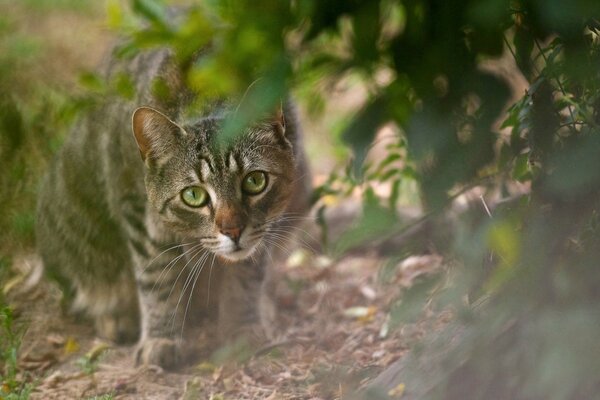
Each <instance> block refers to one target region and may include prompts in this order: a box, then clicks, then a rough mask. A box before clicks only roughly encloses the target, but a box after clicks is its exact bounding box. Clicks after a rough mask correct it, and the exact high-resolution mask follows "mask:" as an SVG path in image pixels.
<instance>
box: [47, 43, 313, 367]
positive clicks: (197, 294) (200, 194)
mask: <svg viewBox="0 0 600 400" xmlns="http://www.w3.org/2000/svg"><path fill="white" fill-rule="evenodd" d="M124 71H125V72H126V73H127V74H128V75H129V76H131V77H132V78H133V80H134V83H135V87H136V91H137V97H136V98H135V99H134V100H132V101H125V100H123V99H115V98H111V99H106V101H103V102H102V103H101V104H99V105H98V107H96V108H95V109H94V110H93V111H92V112H90V113H88V114H87V115H86V116H85V117H84V118H83V119H82V120H81V121H80V122H79V123H78V125H77V126H76V127H75V129H74V130H73V132H72V133H71V135H70V137H69V138H68V139H67V140H66V142H65V144H64V147H63V149H62V151H61V152H60V154H59V155H58V157H57V159H56V160H55V163H54V164H53V166H52V168H51V169H50V170H49V172H48V175H47V177H46V179H45V182H44V185H43V187H42V190H41V191H40V198H39V203H38V222H37V242H38V249H39V252H40V255H41V256H42V259H43V262H44V265H45V269H46V271H47V272H48V274H49V275H51V276H52V277H54V278H55V279H56V280H57V281H58V282H59V283H61V285H62V287H63V289H64V290H65V292H66V294H67V297H69V298H71V299H72V303H73V306H74V308H75V309H79V310H83V311H85V312H87V313H88V314H89V315H91V316H92V317H93V318H94V319H95V322H96V328H97V330H98V333H99V334H100V335H101V336H104V337H107V338H109V339H112V340H115V341H119V342H122V341H133V340H135V339H137V338H138V337H139V341H140V342H139V343H140V344H139V352H138V360H139V361H141V362H144V363H153V364H159V365H162V366H167V367H170V366H173V365H174V364H175V363H176V361H177V358H178V348H179V343H178V338H179V336H180V333H181V330H182V326H183V324H184V320H185V321H193V320H201V319H202V318H203V317H208V318H214V320H213V323H215V322H216V324H217V326H218V330H219V336H220V337H221V338H222V339H224V340H233V339H235V338H238V337H242V338H248V339H249V340H252V338H256V337H260V336H261V335H263V333H264V331H265V330H266V331H267V332H266V333H267V334H268V333H269V332H268V331H269V330H271V329H272V325H271V322H270V321H269V320H270V318H271V317H272V313H273V306H272V302H271V301H270V299H269V293H268V290H266V287H268V286H269V278H270V274H271V264H272V262H273V259H272V255H271V254H270V253H271V250H272V249H271V248H272V247H273V246H272V244H273V242H279V241H280V240H281V239H282V233H283V231H284V230H287V231H289V230H290V229H287V228H284V227H283V225H286V224H288V225H289V221H290V220H291V218H290V217H289V216H290V215H298V214H299V213H302V212H303V211H304V209H305V208H306V205H307V195H308V190H309V189H308V188H309V183H308V182H309V181H308V180H309V175H308V173H307V165H306V161H305V159H304V154H303V149H302V145H301V138H300V132H299V129H298V126H297V122H296V119H295V116H294V112H293V110H292V107H291V105H289V104H287V105H286V106H284V107H283V110H282V112H283V115H281V114H280V113H278V115H276V116H275V117H274V118H272V119H269V120H263V121H262V122H261V123H257V124H255V125H254V126H252V127H250V128H248V130H247V131H246V132H245V134H243V135H241V136H240V137H238V139H236V140H235V142H234V143H230V144H228V145H222V144H220V145H218V144H217V141H216V140H215V137H216V136H217V135H218V134H219V129H220V126H221V124H222V121H223V118H226V117H227V113H226V112H227V110H226V109H223V108H219V107H215V109H214V110H212V113H211V114H210V115H204V116H198V117H196V118H195V119H193V120H187V121H186V120H181V119H182V116H181V115H180V110H181V109H182V108H183V105H185V104H186V102H187V101H188V97H189V95H188V94H186V93H187V92H186V90H185V88H184V86H183V85H182V84H181V79H179V76H178V74H177V72H176V69H175V68H173V67H172V64H171V61H170V55H169V52H168V51H162V50H161V51H154V52H148V53H144V54H141V55H139V56H137V57H136V58H135V59H134V60H132V61H130V62H127V63H124V64H123V63H122V64H121V65H119V64H109V67H108V68H107V78H108V79H110V78H111V76H114V75H115V74H118V73H123V72H124ZM157 78H158V79H160V80H161V84H162V86H163V87H167V88H168V92H169V93H171V94H172V95H170V96H166V97H164V96H163V97H160V98H158V97H156V96H153V94H152V88H153V87H155V86H156V83H155V82H156V80H157ZM138 106H151V107H153V108H156V109H159V110H162V112H164V114H163V113H160V112H158V111H156V110H155V109H151V108H141V109H138V110H137V111H136V108H137V107H138ZM215 110H216V111H215ZM134 111H135V114H134ZM132 114H133V115H134V116H133V129H134V133H135V135H133V134H132V133H131V125H132V123H131V121H132ZM166 115H168V117H167V116H166ZM171 119H172V120H175V121H177V123H175V122H173V121H172V120H171ZM136 141H137V143H136ZM140 153H141V157H140ZM286 221H287V222H286ZM276 247H278V246H277V245H276ZM184 253H185V254H184ZM188 323H189V322H188Z"/></svg>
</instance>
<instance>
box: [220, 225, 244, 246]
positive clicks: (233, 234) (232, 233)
mask: <svg viewBox="0 0 600 400" xmlns="http://www.w3.org/2000/svg"><path fill="white" fill-rule="evenodd" d="M244 228H245V226H243V225H242V226H235V227H229V226H228V227H223V228H221V229H220V231H221V233H222V234H223V235H225V236H227V237H228V238H230V239H231V240H233V241H234V242H236V243H237V242H238V241H239V240H240V236H241V235H242V231H243V230H244Z"/></svg>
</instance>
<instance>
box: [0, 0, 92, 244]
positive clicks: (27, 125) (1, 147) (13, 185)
mask: <svg viewBox="0 0 600 400" xmlns="http://www.w3.org/2000/svg"><path fill="white" fill-rule="evenodd" d="M67 10H75V11H70V12H74V13H76V14H77V15H89V14H91V13H92V12H93V10H94V7H93V6H92V4H91V3H89V2H79V1H75V0H61V1H59V2H49V1H47V0H27V1H24V2H18V3H12V2H10V3H9V2H0V11H2V15H1V16H0V160H2V161H1V163H2V171H0V185H1V186H2V187H3V188H4V189H3V190H1V191H0V207H2V209H3V210H4V211H3V212H2V213H0V229H1V230H2V232H3V234H2V237H1V238H0V253H2V254H11V253H13V252H15V251H17V250H19V249H21V248H23V247H28V246H31V245H32V243H33V239H34V237H33V236H34V235H33V227H34V221H35V202H36V193H37V187H38V184H39V179H40V176H41V175H42V172H43V171H44V168H45V166H46V164H47V162H48V160H49V159H50V158H51V157H52V154H53V153H54V152H55V151H56V150H57V149H58V147H59V146H60V143H61V140H62V137H64V135H65V133H66V131H67V129H68V127H69V125H70V123H71V122H72V120H73V118H74V117H75V115H76V114H77V112H78V111H79V110H80V109H82V108H83V107H85V106H86V104H88V103H89V102H88V100H87V99H88V95H87V94H85V93H82V92H76V90H75V89H73V88H68V84H69V80H70V79H71V77H70V76H69V74H77V73H78V72H76V71H77V67H76V66H75V65H69V64H68V63H70V62H71V61H72V60H69V59H61V57H60V54H59V56H57V54H56V53H60V52H61V51H64V47H63V48H61V46H66V45H65V44H64V43H62V38H60V37H56V38H53V37H52V36H53V35H52V34H51V33H52V32H44V30H43V29H44V28H43V27H44V25H48V24H49V23H51V20H52V19H53V18H56V17H57V13H59V12H60V13H63V15H64V13H66V12H67ZM88 18H89V17H88ZM31 19H33V20H36V21H37V23H38V24H39V27H38V26H31V24H25V23H23V21H27V20H31ZM44 35H45V36H44ZM79 39H80V40H81V41H84V42H85V41H86V40H87V39H86V37H84V36H80V37H79ZM56 42H60V44H57V43H56ZM81 62H82V61H81V60H80V61H78V64H77V65H81V64H80V63H81ZM63 64H64V65H63ZM63 74H64V75H65V76H63Z"/></svg>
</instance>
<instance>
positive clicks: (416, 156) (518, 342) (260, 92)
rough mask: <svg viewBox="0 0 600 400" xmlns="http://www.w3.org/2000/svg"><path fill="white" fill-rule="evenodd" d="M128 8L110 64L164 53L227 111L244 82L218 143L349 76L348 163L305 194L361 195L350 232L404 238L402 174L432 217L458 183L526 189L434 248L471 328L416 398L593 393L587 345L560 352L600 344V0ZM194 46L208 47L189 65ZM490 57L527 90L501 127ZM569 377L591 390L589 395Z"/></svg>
mask: <svg viewBox="0 0 600 400" xmlns="http://www.w3.org/2000/svg"><path fill="white" fill-rule="evenodd" d="M132 4H133V11H134V13H135V14H136V15H137V16H138V17H141V18H142V19H143V20H145V23H146V24H145V25H143V27H141V28H138V29H133V30H131V34H130V39H131V40H130V41H129V42H128V45H125V47H124V50H123V52H122V54H131V53H132V52H134V51H136V50H140V49H142V48H145V47H147V46H169V47H171V48H173V49H174V51H175V53H176V55H177V58H178V60H179V61H180V64H181V67H182V70H183V71H184V73H185V74H186V76H187V79H188V82H189V84H190V86H191V87H192V89H193V90H195V91H196V92H197V93H199V94H201V95H202V97H203V98H207V97H222V96H238V97H239V98H241V97H243V95H244V93H245V92H246V90H247V88H248V87H252V90H250V91H248V92H247V93H245V98H244V100H245V101H244V102H243V103H242V105H241V106H240V112H239V113H238V114H237V119H234V120H232V121H230V123H229V125H228V126H227V129H228V131H227V132H228V134H236V132H238V131H239V127H240V126H241V125H242V124H244V123H247V122H248V121H249V120H250V119H252V118H255V117H256V116H257V115H261V113H265V112H268V110H269V109H271V108H272V107H274V105H275V103H276V102H277V101H278V99H280V98H283V97H285V96H286V95H287V92H288V91H289V90H297V92H298V93H300V94H304V95H306V94H307V93H311V94H316V93H318V90H317V89H315V88H318V87H319V84H318V82H320V81H323V80H325V81H328V80H329V81H334V82H335V81H340V80H341V79H344V78H348V77H350V76H359V77H360V79H361V82H362V84H363V85H364V86H365V87H366V88H367V98H366V100H365V102H364V104H363V106H362V108H361V109H360V110H359V111H358V112H356V113H355V114H354V115H352V116H350V118H348V120H347V122H346V124H345V127H344V131H343V134H342V138H343V139H344V140H345V141H346V142H347V143H348V144H349V145H350V146H351V147H352V149H353V153H354V161H353V163H352V164H351V165H350V166H349V167H348V168H347V173H345V174H341V175H339V174H338V175H337V176H334V177H332V178H331V179H330V180H329V181H328V182H326V184H325V185H323V186H322V187H321V188H319V191H318V195H321V194H325V195H330V194H340V193H349V192H351V191H352V190H353V188H354V187H356V186H362V187H364V188H365V190H364V191H363V192H364V193H365V196H366V197H365V204H366V207H367V208H366V211H365V218H364V221H363V224H362V225H360V226H359V227H358V228H357V230H356V231H354V232H352V233H350V234H349V237H352V238H357V237H360V239H361V240H365V239H367V238H368V237H369V236H372V235H375V236H378V237H379V236H381V235H385V234H386V233H385V229H384V225H388V224H389V227H390V229H392V230H393V231H395V232H397V231H398V230H401V229H402V228H397V224H398V223H399V220H398V219H397V217H396V215H395V209H396V208H395V206H396V203H397V199H398V197H399V196H400V194H399V185H400V182H404V181H406V179H407V178H408V179H412V180H414V181H416V182H417V183H418V185H419V189H420V198H421V201H422V203H423V206H424V208H425V209H426V210H428V211H430V212H434V213H435V212H439V211H441V210H442V209H443V208H444V207H446V206H447V205H448V204H449V202H450V200H451V199H452V198H453V197H454V196H455V195H456V194H457V193H460V192H462V191H464V190H466V189H468V188H470V187H474V186H480V187H483V188H484V189H485V188H487V189H488V190H490V191H492V190H496V191H499V193H501V194H503V195H505V196H506V195H509V194H510V193H511V191H513V188H515V187H516V182H521V183H523V184H525V185H526V186H527V187H528V188H529V192H528V194H527V195H526V196H525V200H524V201H522V200H521V201H513V202H512V203H511V204H510V207H506V208H502V207H499V208H497V209H495V210H494V211H493V214H492V218H488V216H486V215H485V214H484V213H483V212H482V213H481V216H482V217H483V218H476V219H474V220H473V221H470V222H469V224H464V225H460V226H457V227H456V228H455V231H456V234H455V235H453V237H452V238H450V240H452V243H451V244H450V246H447V248H449V249H452V254H453V255H454V256H455V258H456V259H457V261H458V262H457V264H459V265H461V266H460V267H457V271H456V272H457V275H458V276H460V278H458V279H457V280H456V281H455V284H454V285H453V286H452V285H451V286H450V287H448V288H446V291H447V294H445V295H444V296H445V297H444V299H446V300H448V302H447V303H446V306H447V305H448V304H452V305H453V307H454V308H455V310H456V311H457V315H458V316H459V318H458V323H464V324H465V329H466V332H467V333H465V334H464V336H463V337H462V340H461V341H460V343H459V344H458V345H457V346H456V349H455V351H454V352H451V354H449V355H448V357H447V360H446V361H447V362H448V363H450V364H449V365H452V367H450V368H447V369H445V370H439V371H437V372H435V373H436V374H437V376H436V377H435V378H432V379H433V381H435V382H438V385H437V386H436V387H435V388H433V389H432V390H431V391H429V392H428V393H426V394H424V395H423V397H421V398H465V397H469V398H488V397H490V396H494V397H495V398H557V399H568V398H585V397H586V396H587V397H589V396H588V395H591V393H593V390H594V388H597V387H598V385H599V384H600V382H598V380H597V378H594V377H592V376H590V375H589V374H590V371H594V370H597V368H598V367H599V365H598V362H597V360H598V359H599V358H598V357H597V354H596V352H595V351H591V350H592V348H594V347H597V346H593V344H592V343H591V342H588V341H585V340H584V341H583V342H582V343H580V344H581V345H580V346H571V345H570V339H569V338H571V337H574V336H578V337H579V336H580V337H584V338H587V337H593V336H594V335H597V334H598V333H600V331H599V330H598V329H597V327H598V326H599V325H598V323H600V320H598V318H597V317H594V316H592V314H590V312H589V306H588V305H589V304H590V302H591V303H593V302H594V301H596V300H597V296H596V295H594V294H593V293H595V288H597V283H598V278H599V275H598V273H597V272H595V271H596V270H597V268H596V264H597V262H596V261H595V260H597V259H598V257H597V256H598V254H597V248H598V246H597V245H596V241H597V237H598V236H597V234H598V232H597V223H596V222H597V214H598V208H597V207H598V200H599V197H598V194H599V189H600V173H599V172H598V171H600V165H598V163H599V161H598V160H599V158H598V157H597V152H598V149H599V148H600V146H599V145H600V142H599V139H598V138H600V136H599V135H598V132H597V127H598V121H599V120H598V113H599V112H598V109H599V108H598V107H599V106H600V103H599V102H598V85H599V84H600V75H599V72H600V71H598V68H597V66H598V65H599V63H598V54H599V53H598V40H597V26H596V25H597V23H596V20H594V19H593V16H598V15H599V11H600V9H599V6H598V5H596V4H594V3H593V2H585V1H576V2H573V3H569V5H568V6H567V5H566V4H564V3H563V2H558V1H550V2H539V1H531V2H526V1H512V2H501V1H497V0H486V1H478V2H475V1H458V0H456V1H436V0H405V1H400V0H398V1H394V0H381V1H369V2H366V1H364V2H363V1H348V2H338V1H325V2H316V1H310V0H300V1H293V2H285V1H282V2H271V1H253V2H251V3H250V2H246V1H242V2H230V1H225V0H224V1H213V2H208V3H205V4H203V5H201V6H200V5H192V6H191V12H190V13H188V14H187V16H185V17H183V18H182V19H169V18H167V17H166V15H167V13H166V11H165V9H164V8H163V3H161V2H158V1H150V0H145V1H133V2H132ZM273 16H276V18H273ZM191 37H193V39H191ZM200 46H205V47H206V46H207V47H209V48H210V51H207V52H206V54H202V56H201V57H199V58H196V57H195V49H197V48H198V47H200ZM502 54H505V56H504V57H505V58H506V57H507V56H506V54H511V55H512V57H513V58H514V61H515V63H516V65H517V68H518V69H519V70H520V72H521V73H522V74H523V76H524V77H525V79H527V80H528V82H529V83H530V86H529V89H528V90H527V91H526V93H525V95H523V96H522V97H521V98H520V99H519V100H518V101H516V102H515V103H514V104H513V105H512V106H511V107H510V108H509V109H508V112H507V113H506V114H505V107H506V106H507V105H508V102H509V98H510V85H509V83H510V82H508V81H507V80H506V79H504V78H502V77H501V76H500V75H498V74H497V73H494V72H491V71H490V70H489V69H487V68H483V67H482V62H483V61H486V60H491V59H494V58H498V57H500V56H502ZM257 79H258V80H257ZM320 96H322V94H321V93H319V96H317V95H315V96H314V97H315V98H319V97H320ZM499 121H500V124H501V125H500V126H498V125H499ZM386 124H392V125H393V126H395V127H396V128H397V130H396V131H397V135H398V136H397V144H396V145H394V146H392V147H390V148H388V150H387V153H386V156H385V157H384V158H383V159H382V160H380V161H378V162H371V163H367V164H364V161H365V159H366V155H367V151H368V149H369V146H370V145H371V143H372V142H373V140H374V138H375V134H376V132H377V131H378V129H379V128H381V127H382V126H384V125H386ZM507 131H510V133H507ZM377 181H384V182H391V183H392V184H391V187H392V190H391V194H390V196H389V198H388V199H387V200H385V201H383V202H381V201H378V200H377V198H376V196H374V191H373V190H372V189H369V187H371V186H372V184H373V183H377ZM385 210H387V211H385ZM381 221H386V224H384V225H382V224H381ZM490 253H491V254H492V262H491V263H489V262H488V264H491V265H490V266H489V267H488V268H482V265H484V264H485V263H484V260H485V259H489V254H490ZM493 260H496V261H493ZM461 272H462V273H461ZM435 287H438V285H436V283H435V282H434V281H427V282H424V283H423V284H422V285H418V286H417V287H416V288H414V289H413V290H411V291H410V292H409V293H407V295H406V296H407V297H406V300H407V301H406V302H405V306H401V307H399V308H398V310H399V311H398V312H397V314H398V315H397V317H398V318H399V320H400V321H406V320H407V318H408V319H411V318H413V317H414V316H415V311H414V310H415V308H417V309H418V308H419V307H422V304H423V303H424V302H427V301H428V300H427V299H428V296H424V295H423V293H429V292H430V291H431V290H432V288H435ZM466 292H470V293H471V294H472V295H474V296H480V295H482V294H486V295H492V297H491V299H492V300H491V301H490V302H489V304H488V305H487V306H486V307H485V308H484V309H485V311H484V312H481V313H476V314H474V313H473V311H472V310H471V306H465V305H464V304H463V302H462V300H461V299H462V298H463V295H464V294H465V293H466ZM406 304H408V306H406ZM560 310H562V312H565V313H566V315H568V316H569V319H568V321H567V322H566V323H564V322H563V321H562V320H561V318H560V315H561V311H560ZM592 321H593V322H592ZM565 324H566V325H568V326H565ZM503 327H504V328H503ZM531 343H536V345H535V346H533V347H532V346H531V345H530V344H531ZM584 343H585V344H584ZM586 349H587V351H586ZM563 360H565V361H566V360H569V362H563ZM595 360H596V361H595ZM576 376H586V377H587V379H586V380H585V381H586V382H587V384H586V385H585V387H584V386H581V385H577V383H576V382H577V380H576V379H575V377H576ZM519 377H520V378H519ZM407 387H408V389H410V387H409V386H407ZM475 388H477V390H475Z"/></svg>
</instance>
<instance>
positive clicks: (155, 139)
mask: <svg viewBox="0 0 600 400" xmlns="http://www.w3.org/2000/svg"><path fill="white" fill-rule="evenodd" d="M132 127H133V135H134V137H135V141H136V143H137V145H138V148H139V149H140V155H141V156H142V160H144V161H145V160H146V159H147V158H148V157H154V158H159V157H160V156H161V155H163V154H164V153H166V152H167V151H169V150H171V149H172V148H173V145H174V144H175V142H176V139H177V137H178V136H179V135H181V134H183V130H182V129H181V128H180V127H179V126H178V125H177V124H176V123H175V122H173V121H171V120H170V119H169V118H168V117H167V116H166V115H164V114H163V113H161V112H160V111H157V110H155V109H153V108H150V107H140V108H138V109H136V110H135V111H134V112H133V117H132Z"/></svg>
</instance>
